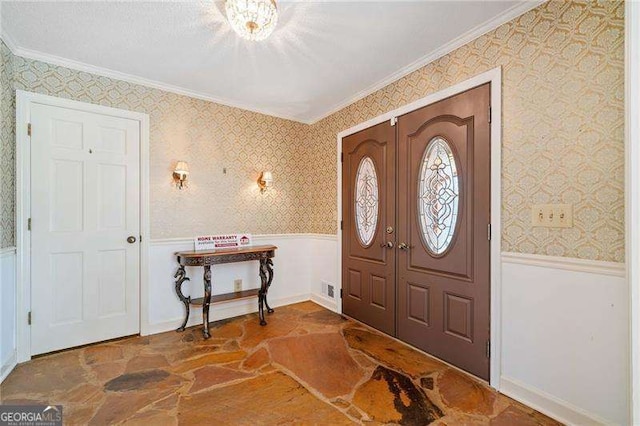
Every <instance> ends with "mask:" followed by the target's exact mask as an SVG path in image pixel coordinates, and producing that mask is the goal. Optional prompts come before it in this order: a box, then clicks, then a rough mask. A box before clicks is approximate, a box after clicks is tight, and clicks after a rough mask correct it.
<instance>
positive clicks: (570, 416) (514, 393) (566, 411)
mask: <svg viewBox="0 0 640 426" xmlns="http://www.w3.org/2000/svg"><path fill="white" fill-rule="evenodd" d="M500 392H501V393H503V394H505V395H507V396H509V397H511V398H513V399H515V400H516V401H519V402H521V403H523V404H525V405H527V406H529V407H531V408H534V409H535V410H537V411H539V412H541V413H543V414H546V415H547V416H549V417H551V418H554V419H556V420H558V421H559V422H562V423H564V424H567V425H580V426H588V425H609V424H614V423H613V422H610V421H607V420H605V419H602V418H600V417H598V416H597V415H595V414H592V413H588V412H586V411H585V410H583V409H581V408H579V407H576V406H574V405H572V404H570V403H568V402H567V401H563V400H561V399H559V398H556V397H554V396H553V395H549V394H548V393H546V392H544V391H541V390H540V389H536V388H534V387H531V386H528V385H525V384H524V383H522V382H519V381H518V380H516V379H512V378H510V377H504V376H503V377H501V378H500Z"/></svg>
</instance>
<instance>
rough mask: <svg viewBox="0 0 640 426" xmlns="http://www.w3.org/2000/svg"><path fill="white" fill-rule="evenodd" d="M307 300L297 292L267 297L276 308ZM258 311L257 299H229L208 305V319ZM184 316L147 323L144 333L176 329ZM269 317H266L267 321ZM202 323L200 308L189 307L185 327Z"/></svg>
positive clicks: (217, 319) (307, 298)
mask: <svg viewBox="0 0 640 426" xmlns="http://www.w3.org/2000/svg"><path fill="white" fill-rule="evenodd" d="M307 300H309V295H308V294H298V295H296V296H289V297H285V298H279V299H269V306H271V307H272V308H277V307H280V306H285V305H291V304H293V303H298V302H304V301H307ZM255 312H258V299H257V297H256V298H251V299H245V300H241V301H229V302H225V303H220V304H216V305H212V306H210V307H209V321H219V320H223V319H227V318H234V317H237V316H240V315H246V314H252V313H255ZM183 320H184V317H179V318H175V319H172V320H169V321H164V322H161V323H156V324H149V326H148V329H147V333H145V334H144V335H151V334H158V333H164V332H167V331H173V330H175V329H177V328H178V327H179V326H180V324H182V321H183ZM268 321H269V318H268V317H267V322H268ZM201 324H202V308H199V307H195V308H194V307H193V306H192V307H191V313H190V315H189V322H187V327H191V326H194V325H201Z"/></svg>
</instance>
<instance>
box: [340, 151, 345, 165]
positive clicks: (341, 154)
mask: <svg viewBox="0 0 640 426" xmlns="http://www.w3.org/2000/svg"><path fill="white" fill-rule="evenodd" d="M340 162H341V163H344V152H341V153H340Z"/></svg>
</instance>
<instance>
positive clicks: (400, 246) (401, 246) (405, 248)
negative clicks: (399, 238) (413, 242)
mask: <svg viewBox="0 0 640 426" xmlns="http://www.w3.org/2000/svg"><path fill="white" fill-rule="evenodd" d="M398 248H399V249H400V250H407V251H408V250H409V246H408V245H407V244H406V243H400V244H398Z"/></svg>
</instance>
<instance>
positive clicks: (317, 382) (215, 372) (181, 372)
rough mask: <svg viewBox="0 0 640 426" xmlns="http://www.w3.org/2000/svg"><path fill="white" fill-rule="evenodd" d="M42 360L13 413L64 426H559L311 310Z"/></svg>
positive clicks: (16, 383) (23, 377) (16, 395)
mask: <svg viewBox="0 0 640 426" xmlns="http://www.w3.org/2000/svg"><path fill="white" fill-rule="evenodd" d="M267 320H268V321H269V324H268V325H267V326H266V327H261V326H260V325H259V324H258V319H257V315H256V314H254V315H246V316H243V317H238V318H234V319H231V320H225V321H220V322H217V323H212V324H211V335H212V338H211V339H209V340H203V338H202V332H201V329H200V328H199V327H193V328H190V329H187V330H186V331H185V332H184V333H176V332H168V333H163V334H157V335H154V336H148V337H131V338H126V339H122V340H118V341H113V342H107V343H102V344H96V345H91V346H88V347H84V348H79V349H73V350H69V351H65V352H61V353H57V354H53V355H48V356H44V357H40V358H36V359H34V360H32V361H30V362H28V363H25V364H22V365H19V366H18V367H17V368H16V369H15V370H14V371H13V372H12V373H11V374H10V375H9V377H8V378H7V379H6V380H5V381H4V382H3V383H2V384H1V385H0V402H1V403H3V404H15V403H41V404H62V405H63V413H64V419H65V424H78V425H84V424H95V425H105V424H117V423H122V424H127V425H136V424H139V425H154V426H155V425H174V424H185V425H197V424H238V425H257V424H265V425H267V424H321V425H338V424H364V423H373V424H376V423H378V424H379V423H391V424H406V425H426V424H430V423H431V424H434V425H488V424H490V425H557V424H558V423H557V422H555V421H553V420H551V419H549V418H548V417H545V416H544V415H542V414H540V413H538V412H536V411H534V410H533V409H530V408H528V407H526V406H524V405H522V404H519V403H517V402H515V401H513V400H511V399H509V398H507V397H505V396H502V395H500V394H498V393H496V392H495V391H493V390H491V389H490V388H489V387H488V386H486V385H485V384H484V383H482V382H480V381H477V380H475V379H473V378H471V377H469V376H467V375H466V374H463V373H460V372H458V371H457V370H454V369H452V368H450V367H448V366H446V365H445V364H443V363H441V362H440V361H437V360H435V359H433V358H430V357H428V356H426V355H424V354H422V353H420V352H417V351H414V350H412V349H410V348H409V347H407V346H405V345H402V344H400V343H398V342H396V341H394V340H392V339H390V338H388V337H386V336H384V335H383V334H380V333H378V332H376V331H374V330H372V329H370V328H367V327H366V326H363V325H361V324H358V323H356V322H354V321H351V320H348V319H345V318H343V317H340V316H339V315H337V314H334V313H332V312H330V311H328V310H326V309H324V308H322V307H320V306H318V305H316V304H314V303H312V302H304V303H299V304H295V305H290V306H285V307H280V308H278V309H276V312H275V313H274V314H271V315H269V316H268V318H267Z"/></svg>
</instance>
